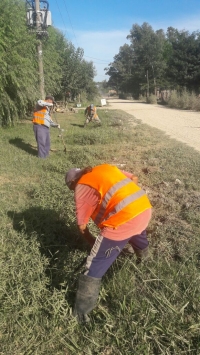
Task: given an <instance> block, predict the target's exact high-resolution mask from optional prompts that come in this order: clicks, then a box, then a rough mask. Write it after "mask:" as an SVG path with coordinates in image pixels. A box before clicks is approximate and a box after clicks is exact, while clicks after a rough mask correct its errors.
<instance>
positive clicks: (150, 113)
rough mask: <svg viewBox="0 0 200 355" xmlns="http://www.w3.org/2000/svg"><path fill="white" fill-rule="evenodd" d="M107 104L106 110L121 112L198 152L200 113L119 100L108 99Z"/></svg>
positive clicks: (199, 145) (199, 148)
mask: <svg viewBox="0 0 200 355" xmlns="http://www.w3.org/2000/svg"><path fill="white" fill-rule="evenodd" d="M107 102H108V103H109V105H108V106H107V108H108V109H116V110H123V111H125V112H127V113H129V114H130V115H133V116H134V117H135V118H137V119H140V120H141V121H142V122H143V123H146V124H148V125H150V126H152V127H155V128H158V129H160V130H162V131H164V132H166V133H167V134H168V135H169V136H170V137H172V138H175V139H177V140H178V141H181V142H184V143H186V144H188V145H189V146H190V147H193V148H195V149H196V150H197V151H199V152H200V112H194V111H183V110H175V109H171V108H166V107H164V106H160V105H148V104H145V103H140V102H137V101H130V100H121V99H108V100H107Z"/></svg>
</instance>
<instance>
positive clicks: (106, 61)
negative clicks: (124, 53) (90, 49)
mask: <svg viewBox="0 0 200 355" xmlns="http://www.w3.org/2000/svg"><path fill="white" fill-rule="evenodd" d="M85 57H87V58H91V59H95V60H100V61H101V62H105V63H108V62H111V61H110V60H106V59H99V58H93V57H89V56H88V55H85ZM102 64H103V63H102Z"/></svg>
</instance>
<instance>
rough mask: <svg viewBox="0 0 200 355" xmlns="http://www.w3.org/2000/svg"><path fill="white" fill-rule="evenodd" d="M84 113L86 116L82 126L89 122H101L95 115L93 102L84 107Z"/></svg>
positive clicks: (95, 109) (95, 110)
mask: <svg viewBox="0 0 200 355" xmlns="http://www.w3.org/2000/svg"><path fill="white" fill-rule="evenodd" d="M84 114H85V117H86V121H85V124H84V127H85V126H86V125H87V124H88V123H89V122H97V123H99V124H101V120H100V118H99V116H98V115H97V108H96V106H94V105H93V104H91V105H89V106H88V107H86V109H85V111H84Z"/></svg>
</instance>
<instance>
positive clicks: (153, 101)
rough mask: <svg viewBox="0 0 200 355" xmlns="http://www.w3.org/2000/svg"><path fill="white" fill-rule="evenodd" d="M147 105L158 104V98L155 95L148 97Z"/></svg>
mask: <svg viewBox="0 0 200 355" xmlns="http://www.w3.org/2000/svg"><path fill="white" fill-rule="evenodd" d="M146 102H147V104H157V97H156V96H155V95H153V94H151V95H149V96H147V98H146Z"/></svg>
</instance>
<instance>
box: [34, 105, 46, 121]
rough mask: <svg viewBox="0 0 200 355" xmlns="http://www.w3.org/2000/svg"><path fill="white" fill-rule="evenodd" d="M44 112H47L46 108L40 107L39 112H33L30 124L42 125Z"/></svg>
mask: <svg viewBox="0 0 200 355" xmlns="http://www.w3.org/2000/svg"><path fill="white" fill-rule="evenodd" d="M46 112H47V109H46V107H42V108H41V109H40V110H37V111H34V113H33V120H32V122H33V123H37V124H41V125H44V117H45V114H46Z"/></svg>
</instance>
